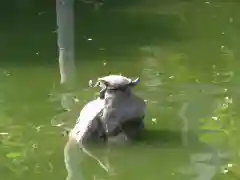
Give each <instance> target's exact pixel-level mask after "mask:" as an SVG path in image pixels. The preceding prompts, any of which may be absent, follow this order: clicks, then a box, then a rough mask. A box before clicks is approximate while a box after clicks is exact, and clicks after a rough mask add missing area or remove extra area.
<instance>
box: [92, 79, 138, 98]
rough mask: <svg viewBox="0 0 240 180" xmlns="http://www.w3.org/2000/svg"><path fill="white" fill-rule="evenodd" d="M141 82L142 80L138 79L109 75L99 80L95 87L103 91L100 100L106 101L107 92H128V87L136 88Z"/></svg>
mask: <svg viewBox="0 0 240 180" xmlns="http://www.w3.org/2000/svg"><path fill="white" fill-rule="evenodd" d="M139 82H140V78H139V77H138V78H137V79H135V80H132V79H130V78H127V77H125V76H122V75H109V76H104V77H100V78H98V81H97V83H96V84H95V85H94V87H96V86H100V87H101V88H102V89H101V91H100V98H101V99H104V97H105V93H106V91H107V90H122V91H124V90H126V88H128V87H134V86H135V85H137V84H138V83H139Z"/></svg>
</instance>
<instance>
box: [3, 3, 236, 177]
mask: <svg viewBox="0 0 240 180" xmlns="http://www.w3.org/2000/svg"><path fill="white" fill-rule="evenodd" d="M21 2H25V3H23V4H22V3H17V1H16V2H15V1H11V2H10V1H9V3H8V4H7V2H6V8H4V6H2V7H1V8H2V11H1V13H2V16H1V20H2V21H1V22H3V23H2V24H1V26H0V38H1V40H0V46H1V48H0V82H1V83H0V107H1V108H0V133H1V134H0V161H1V165H0V180H17V179H19V180H26V179H29V180H30V179H35V180H38V179H39V180H40V179H41V180H42V179H52V180H59V179H66V178H67V176H68V175H67V174H71V177H72V178H73V179H69V180H76V179H77V180H80V179H86V180H87V179H96V180H100V179H101V180H102V179H114V180H115V179H116V180H123V179H126V180H130V179H131V180H133V179H139V180H146V179H150V180H155V179H156V180H159V179H161V180H175V179H176V180H188V179H189V180H237V179H240V166H239V165H240V159H239V158H240V151H239V148H240V145H239V144H240V132H239V131H238V129H239V127H240V122H239V118H240V114H239V109H238V106H239V103H238V100H239V98H240V96H239V95H240V94H239V87H238V86H239V85H240V70H239V65H240V64H239V62H238V58H239V55H240V54H239V52H240V51H239V47H240V31H239V30H240V29H239V28H240V12H239V7H240V4H239V3H237V2H231V1H226V2H224V1H209V2H203V1H197V0H195V1H194V0H192V1H190V0H189V1H177V0H176V1H171V2H170V1H169V2H168V3H167V1H162V2H158V1H153V0H151V1H146V0H145V1H132V2H128V1H107V2H105V4H104V5H103V6H102V7H101V8H100V9H99V10H97V11H95V10H94V9H93V8H92V6H91V5H86V4H82V3H80V2H77V3H76V62H77V63H76V64H77V72H78V83H77V84H76V88H75V90H74V91H73V92H72V93H73V94H74V95H75V96H76V97H77V98H78V99H79V103H78V104H76V105H75V106H74V108H73V109H74V110H73V111H72V112H65V113H64V112H63V111H61V104H60V97H61V91H60V89H59V88H58V87H59V86H58V83H59V70H58V64H57V46H56V33H55V32H54V31H55V28H56V25H55V9H54V8H55V7H54V3H52V4H51V3H49V2H50V1H46V2H47V3H44V1H43V2H42V3H40V4H38V3H39V2H32V3H31V1H27V0H26V1H21ZM17 4H18V6H17ZM19 4H20V5H21V6H20V5H19ZM7 7H9V9H11V11H9V12H8V11H7V10H6V9H7ZM10 7H11V8H10ZM88 38H91V39H92V40H91V41H90V40H87V39H88ZM109 72H111V73H122V74H123V75H126V76H130V77H136V76H140V77H141V83H140V85H139V87H137V88H136V89H135V92H136V93H137V94H139V95H140V96H141V97H143V98H144V99H146V100H148V103H147V105H148V107H147V116H146V118H145V121H146V132H145V133H144V134H143V136H142V138H141V140H140V141H139V142H137V143H136V144H134V145H132V146H115V147H108V148H105V147H98V148H96V147H95V148H93V149H92V152H94V154H95V155H96V156H97V157H98V158H99V159H100V160H101V161H103V162H105V163H106V162H108V163H109V164H110V166H111V169H112V170H113V171H114V173H106V172H105V171H104V170H103V169H102V168H101V167H100V166H99V165H98V163H97V162H96V161H95V160H93V159H92V158H90V157H87V156H85V155H84V154H82V153H79V154H78V153H76V151H77V150H76V149H74V147H73V148H68V153H67V154H69V156H70V157H71V158H70V159H71V162H70V164H71V163H72V164H71V165H69V166H71V172H67V171H66V168H65V166H66V165H65V163H64V147H65V144H66V143H67V138H66V137H63V136H62V135H61V133H62V129H61V128H58V127H55V126H52V124H53V119H54V123H61V122H65V123H66V124H68V125H69V127H72V125H73V123H74V121H75V119H76V118H77V115H78V113H79V111H80V109H81V108H82V106H83V104H84V103H86V101H89V100H91V99H92V98H93V97H94V94H95V92H96V91H97V90H89V89H88V88H87V85H88V80H89V79H94V78H96V77H98V76H103V75H106V74H108V73H109ZM76 159H81V161H82V163H81V164H80V165H78V166H75V160H76ZM224 168H226V169H225V170H224ZM69 177H70V176H69Z"/></svg>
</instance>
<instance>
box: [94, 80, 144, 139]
mask: <svg viewBox="0 0 240 180" xmlns="http://www.w3.org/2000/svg"><path fill="white" fill-rule="evenodd" d="M139 82H140V78H137V79H135V80H132V79H130V78H127V77H124V76H121V75H109V76H104V77H101V78H98V81H97V83H96V84H95V86H94V87H96V86H100V87H101V88H102V89H101V91H100V99H103V100H104V109H103V111H102V115H101V122H102V123H103V125H104V127H105V131H106V133H107V135H108V136H115V135H117V134H119V133H121V132H122V131H124V130H126V129H129V130H128V132H127V134H128V135H129V134H133V132H140V131H141V129H142V128H143V127H144V123H143V119H144V116H145V106H146V104H145V102H144V101H143V99H141V98H139V97H137V96H136V95H134V94H133V93H132V92H131V89H132V87H134V86H136V85H137V84H138V83H139ZM130 126H131V128H129V127H130ZM138 128H140V129H139V130H137V129H138ZM135 134H136V133H135ZM136 136H137V135H136ZM132 137H133V136H132Z"/></svg>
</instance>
